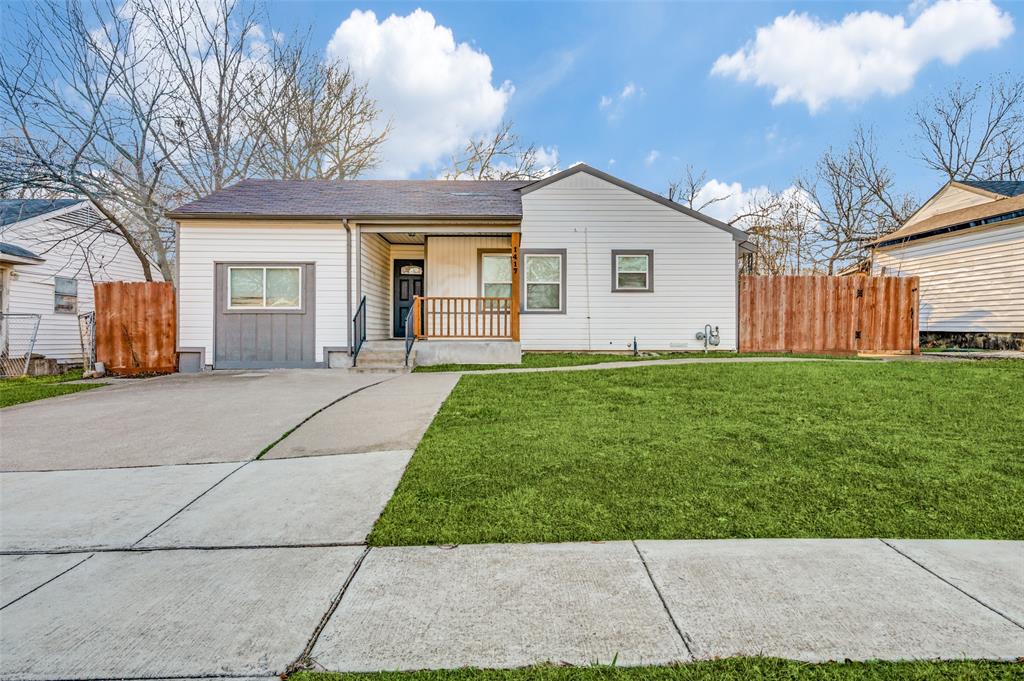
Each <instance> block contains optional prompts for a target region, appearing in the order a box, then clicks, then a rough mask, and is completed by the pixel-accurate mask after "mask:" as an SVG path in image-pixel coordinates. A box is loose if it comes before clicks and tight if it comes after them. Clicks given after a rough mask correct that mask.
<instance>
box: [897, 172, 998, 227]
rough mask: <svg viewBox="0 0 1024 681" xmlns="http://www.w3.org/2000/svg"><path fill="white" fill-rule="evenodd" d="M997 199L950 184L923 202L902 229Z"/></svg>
mask: <svg viewBox="0 0 1024 681" xmlns="http://www.w3.org/2000/svg"><path fill="white" fill-rule="evenodd" d="M998 198H999V196H998V195H994V194H991V193H989V192H983V191H979V190H974V189H971V188H968V187H965V186H962V185H959V184H957V183H952V182H951V183H949V184H947V185H946V186H945V187H943V188H942V189H940V190H939V191H938V192H936V193H935V195H934V196H932V197H931V198H930V199H928V200H927V201H925V202H924V204H923V205H922V206H921V207H920V208H918V209H917V210H916V211H914V213H913V215H911V216H910V218H908V219H907V221H906V222H905V223H903V227H910V226H911V225H914V224H916V223H918V222H923V221H924V220H927V219H928V218H931V217H934V216H936V215H941V214H942V213H949V212H951V211H954V210H960V209H961V208H970V207H971V206H978V205H981V204H983V203H989V202H991V201H995V200H996V199H998Z"/></svg>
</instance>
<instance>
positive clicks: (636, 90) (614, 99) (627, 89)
mask: <svg viewBox="0 0 1024 681" xmlns="http://www.w3.org/2000/svg"><path fill="white" fill-rule="evenodd" d="M645 94H647V93H646V92H645V91H644V89H643V88H642V87H639V86H638V85H637V84H636V83H634V82H633V81H630V82H628V83H626V84H625V85H624V86H623V87H622V91H621V92H619V94H617V95H613V96H608V95H601V99H600V101H599V102H598V103H597V108H598V109H601V110H602V111H607V112H608V120H609V121H617V120H618V119H620V118H622V115H623V114H624V113H625V112H626V103H627V102H628V101H629V100H631V99H633V98H634V97H643V96H644V95H645Z"/></svg>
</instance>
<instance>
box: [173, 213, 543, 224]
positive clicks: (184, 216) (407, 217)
mask: <svg viewBox="0 0 1024 681" xmlns="http://www.w3.org/2000/svg"><path fill="white" fill-rule="evenodd" d="M165 216H166V217H167V218H169V219H171V220H178V221H181V220H300V221H307V222H314V221H320V222H323V221H337V222H341V221H342V220H351V221H353V222H366V223H369V222H395V221H419V222H481V221H487V222H510V223H516V224H518V223H519V222H521V221H522V219H523V216H522V215H424V214H397V213H396V214H393V215H360V214H351V215H294V214H292V215H289V214H278V213H210V212H203V213H200V212H190V211H186V212H181V211H170V212H168V213H165Z"/></svg>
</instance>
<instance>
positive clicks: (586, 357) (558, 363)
mask: <svg viewBox="0 0 1024 681" xmlns="http://www.w3.org/2000/svg"><path fill="white" fill-rule="evenodd" d="M723 357H803V358H809V359H875V358H864V357H856V356H854V355H849V356H843V357H832V356H829V355H799V354H786V353H778V352H774V353H773V352H726V351H724V350H723V351H713V352H709V353H707V354H704V353H703V352H651V353H644V354H642V355H638V356H636V357H634V356H633V355H616V354H612V353H601V352H524V353H523V361H522V363H521V364H435V365H433V366H418V367H416V368H415V369H413V371H414V372H419V373H430V372H434V371H487V370H488V369H547V368H549V367H574V366H582V365H584V364H606V363H608V362H642V361H650V360H654V359H706V358H723Z"/></svg>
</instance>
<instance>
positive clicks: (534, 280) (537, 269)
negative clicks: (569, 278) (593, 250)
mask: <svg viewBox="0 0 1024 681" xmlns="http://www.w3.org/2000/svg"><path fill="white" fill-rule="evenodd" d="M520 253H521V254H522V257H523V288H524V289H525V293H526V295H525V296H524V305H523V311H524V312H549V313H550V312H565V251H564V250H552V251H538V250H529V251H527V250H525V249H524V250H521V251H520Z"/></svg>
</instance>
